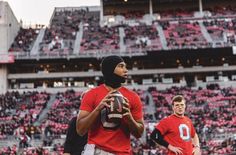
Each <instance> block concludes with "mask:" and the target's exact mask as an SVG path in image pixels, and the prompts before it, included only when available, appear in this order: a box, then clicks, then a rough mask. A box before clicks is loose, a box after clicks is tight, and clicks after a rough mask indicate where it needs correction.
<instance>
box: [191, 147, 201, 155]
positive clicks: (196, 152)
mask: <svg viewBox="0 0 236 155" xmlns="http://www.w3.org/2000/svg"><path fill="white" fill-rule="evenodd" d="M192 154H193V155H201V150H200V148H199V147H194V148H193V153H192Z"/></svg>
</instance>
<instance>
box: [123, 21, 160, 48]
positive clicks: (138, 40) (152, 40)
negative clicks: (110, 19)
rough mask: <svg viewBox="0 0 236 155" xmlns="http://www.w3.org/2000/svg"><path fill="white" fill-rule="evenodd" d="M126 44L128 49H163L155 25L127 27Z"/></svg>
mask: <svg viewBox="0 0 236 155" xmlns="http://www.w3.org/2000/svg"><path fill="white" fill-rule="evenodd" d="M124 31H125V37H124V43H125V44H126V48H127V49H129V48H149V49H150V48H152V49H156V50H159V49H161V48H162V46H161V42H160V38H159V34H158V31H157V29H156V27H155V25H151V26H148V25H146V24H140V25H139V26H132V27H131V26H128V25H127V26H125V30H124Z"/></svg>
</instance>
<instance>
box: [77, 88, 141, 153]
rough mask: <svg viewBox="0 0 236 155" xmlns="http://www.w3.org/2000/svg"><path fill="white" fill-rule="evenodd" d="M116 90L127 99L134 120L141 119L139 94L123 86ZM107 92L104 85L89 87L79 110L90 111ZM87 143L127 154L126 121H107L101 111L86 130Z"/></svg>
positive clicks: (129, 149)
mask: <svg viewBox="0 0 236 155" xmlns="http://www.w3.org/2000/svg"><path fill="white" fill-rule="evenodd" d="M118 91H119V92H120V93H121V94H122V95H123V96H125V97H126V98H127V99H128V100H129V104H130V111H131V114H132V116H133V118H134V119H135V120H140V119H142V118H143V113H142V102H141V100H140V98H139V96H138V95H137V94H136V93H135V92H133V91H131V90H129V89H127V88H125V87H121V88H119V90H118ZM107 93H108V90H107V88H106V87H105V85H100V86H98V87H96V88H94V89H91V90H90V91H88V92H87V93H86V94H85V95H84V97H83V99H82V102H81V106H80V110H85V111H89V112H92V111H93V110H94V109H95V108H96V107H97V106H98V104H99V103H100V102H101V100H102V99H103V98H104V97H105V96H106V95H107ZM88 143H89V144H95V145H96V146H97V147H99V148H100V149H102V150H105V151H108V152H112V153H115V154H117V155H128V154H131V152H132V151H131V146H130V145H131V144H130V131H129V130H128V127H127V123H126V121H125V120H124V119H122V121H121V122H119V123H111V122H107V120H106V114H105V113H104V111H101V115H100V117H99V118H98V119H97V121H96V122H95V124H94V125H93V126H92V127H91V128H90V130H89V131H88Z"/></svg>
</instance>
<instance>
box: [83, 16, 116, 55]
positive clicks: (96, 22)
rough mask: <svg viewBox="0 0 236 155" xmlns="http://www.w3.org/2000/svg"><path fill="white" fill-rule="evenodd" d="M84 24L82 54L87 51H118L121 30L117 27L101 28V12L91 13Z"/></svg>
mask: <svg viewBox="0 0 236 155" xmlns="http://www.w3.org/2000/svg"><path fill="white" fill-rule="evenodd" d="M87 16H88V17H87V20H86V21H85V23H84V27H83V29H84V31H83V38H82V41H81V43H80V44H81V48H80V51H81V52H86V51H87V50H101V49H103V50H105V51H107V50H110V51H112V50H116V49H118V48H119V30H118V28H117V27H108V26H104V27H101V26H100V18H99V12H90V13H88V15H87Z"/></svg>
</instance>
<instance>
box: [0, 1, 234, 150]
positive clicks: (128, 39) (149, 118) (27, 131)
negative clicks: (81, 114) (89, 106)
mask: <svg viewBox="0 0 236 155" xmlns="http://www.w3.org/2000/svg"><path fill="white" fill-rule="evenodd" d="M0 8H2V9H0V13H1V15H2V16H1V18H0V32H1V33H0V88H1V89H0V94H1V95H0V154H9V155H13V154H27V155H35V154H45V155H52V154H55V155H56V154H57V155H58V154H59V155H60V154H62V153H63V144H64V141H65V135H66V132H67V128H68V122H69V120H70V119H71V118H73V117H74V116H76V115H77V113H78V110H79V107H80V102H81V94H82V92H83V91H85V90H88V89H90V88H93V87H95V86H98V85H100V84H101V83H103V77H102V73H101V69H100V67H101V66H100V63H101V60H102V58H103V57H105V56H108V55H114V54H115V55H119V56H121V57H122V58H123V59H124V60H125V62H126V63H127V69H128V71H129V72H128V73H129V74H128V80H127V82H126V86H127V87H129V88H131V89H133V90H135V91H136V92H137V93H138V94H139V96H140V97H141V100H142V102H143V111H144V119H145V128H146V130H145V133H144V134H143V136H142V138H140V139H138V140H137V139H135V138H133V137H132V149H133V154H134V155H154V154H155V155H165V154H166V153H167V152H166V150H165V149H162V148H160V147H156V145H155V143H153V141H151V139H150V134H151V131H153V128H154V125H155V123H154V122H159V121H160V120H161V119H162V118H164V117H166V116H168V115H169V114H170V113H171V105H170V102H171V98H172V97H173V96H174V95H175V94H182V95H183V96H184V97H185V98H186V99H187V115H188V116H189V117H190V118H191V120H192V121H193V123H194V126H195V128H196V131H197V133H198V134H199V139H200V143H201V149H202V154H203V155H216V154H217V155H218V154H219V155H233V154H236V149H235V148H236V126H235V124H236V115H235V110H236V109H235V108H236V107H235V104H236V81H235V80H236V61H235V59H236V35H235V34H236V33H235V32H236V29H235V27H236V15H235V13H236V2H235V0H224V1H222V0H214V1H213V0H148V1H147V0H101V5H100V6H89V7H86V6H85V7H56V6H55V9H54V12H53V14H52V15H51V19H50V21H49V25H46V26H45V25H41V24H38V25H31V26H23V25H22V23H21V22H18V21H17V20H16V18H15V15H14V13H13V12H12V10H11V8H10V6H9V5H8V3H7V2H3V1H0ZM3 10H4V11H3ZM5 15H8V16H7V17H8V18H6V16H5ZM190 113H191V115H190Z"/></svg>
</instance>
